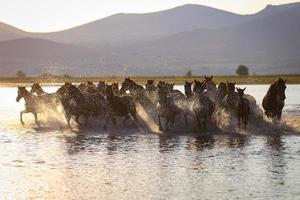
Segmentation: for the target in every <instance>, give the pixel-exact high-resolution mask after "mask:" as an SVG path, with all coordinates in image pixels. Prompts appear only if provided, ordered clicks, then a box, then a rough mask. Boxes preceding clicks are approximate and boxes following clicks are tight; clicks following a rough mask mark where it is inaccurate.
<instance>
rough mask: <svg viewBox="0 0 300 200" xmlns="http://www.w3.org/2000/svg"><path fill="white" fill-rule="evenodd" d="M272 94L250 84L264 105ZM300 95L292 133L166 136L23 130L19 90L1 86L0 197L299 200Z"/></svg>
mask: <svg viewBox="0 0 300 200" xmlns="http://www.w3.org/2000/svg"><path fill="white" fill-rule="evenodd" d="M55 89H56V88H47V91H54V90H55ZM179 89H182V88H181V87H179ZM266 90H267V86H247V91H248V92H249V93H250V94H252V95H254V96H255V97H256V99H257V101H258V103H261V100H262V97H263V95H264V94H265V92H266ZM299 91H300V86H299V85H289V86H288V89H287V91H286V96H287V102H286V108H285V110H284V121H285V123H286V124H287V125H289V126H293V128H294V129H295V132H293V134H272V133H266V132H263V131H262V132H261V133H259V132H256V133H253V134H230V135H228V134H219V135H211V134H206V135H201V134H200V135H187V134H176V135H172V134H168V135H164V134H156V133H147V132H139V131H132V132H131V131H127V132H125V133H124V131H123V132H122V133H120V132H121V131H120V132H118V131H114V132H104V131H102V130H101V128H97V129H91V130H89V129H87V130H84V131H81V132H79V133H78V132H74V131H70V130H68V129H60V128H58V127H57V126H55V125H56V123H50V124H44V125H45V126H47V128H41V129H39V128H36V127H35V125H34V124H33V117H31V116H30V115H28V116H26V117H25V118H24V120H25V122H26V123H27V125H25V126H24V127H23V126H21V125H20V123H19V111H20V110H22V108H23V102H22V103H16V101H15V98H16V88H0V97H1V105H0V146H1V151H0V199H236V198H240V199H244V198H259V199H271V198H276V199H299V198H300V190H299V188H300V174H299V169H300V145H299V144H300V136H298V131H299V130H300V128H299V116H300V106H299V104H298V102H297V101H298V100H299V97H300V96H299V95H300V93H299Z"/></svg>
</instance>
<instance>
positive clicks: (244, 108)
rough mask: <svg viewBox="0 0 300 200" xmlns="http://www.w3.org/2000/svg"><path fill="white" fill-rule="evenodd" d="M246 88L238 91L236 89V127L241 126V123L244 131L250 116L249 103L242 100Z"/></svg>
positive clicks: (244, 99) (246, 100)
mask: <svg viewBox="0 0 300 200" xmlns="http://www.w3.org/2000/svg"><path fill="white" fill-rule="evenodd" d="M245 90H246V88H244V89H240V88H237V93H238V97H239V100H238V105H237V118H238V126H239V127H240V126H241V121H242V123H243V124H244V128H245V129H246V127H247V123H248V118H249V114H250V103H249V100H248V99H246V98H244V92H245Z"/></svg>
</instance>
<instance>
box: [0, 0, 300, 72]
mask: <svg viewBox="0 0 300 200" xmlns="http://www.w3.org/2000/svg"><path fill="white" fill-rule="evenodd" d="M298 19H300V3H293V4H285V5H279V6H271V5H269V6H267V7H266V8H265V9H263V10H262V11H260V12H258V13H256V14H252V15H239V14H235V13H230V12H226V11H223V10H218V9H215V8H210V7H206V6H201V5H191V4H188V5H183V6H180V7H176V8H172V9H169V10H164V11H159V12H154V13H146V14H125V13H120V14H116V15H112V16H109V17H106V18H103V19H100V20H97V21H94V22H90V23H88V24H84V25H81V26H78V27H74V28H71V29H67V30H63V31H59V32H52V33H31V32H25V31H22V30H20V29H18V28H15V27H12V26H10V25H7V24H4V23H0V73H1V75H2V76H11V75H14V74H15V73H16V71H17V70H22V71H24V72H25V73H27V74H30V75H37V74H41V73H46V72H51V73H56V74H70V75H84V76H90V75H184V74H185V73H186V71H187V70H189V69H191V70H192V71H193V73H194V74H234V71H235V68H236V67H237V65H239V64H245V65H247V66H249V68H250V71H251V72H253V73H256V74H274V73H299V72H300V56H299V55H300V34H299V33H300V21H299V20H298Z"/></svg>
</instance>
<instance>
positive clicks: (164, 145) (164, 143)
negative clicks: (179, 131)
mask: <svg viewBox="0 0 300 200" xmlns="http://www.w3.org/2000/svg"><path fill="white" fill-rule="evenodd" d="M158 143H159V145H158V147H159V151H160V152H162V153H163V152H169V151H172V150H175V149H176V148H178V147H179V145H180V136H172V135H163V134H160V135H159V136H158Z"/></svg>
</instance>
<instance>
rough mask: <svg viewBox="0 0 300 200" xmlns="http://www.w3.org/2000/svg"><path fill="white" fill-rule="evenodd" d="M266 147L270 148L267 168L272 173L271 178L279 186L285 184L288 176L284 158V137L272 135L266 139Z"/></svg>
mask: <svg viewBox="0 0 300 200" xmlns="http://www.w3.org/2000/svg"><path fill="white" fill-rule="evenodd" d="M266 147H267V148H268V149H267V150H268V153H269V156H268V160H270V161H269V162H268V165H267V168H268V171H269V172H270V173H271V177H272V179H273V180H274V181H276V182H277V183H278V184H284V182H285V181H284V180H285V176H286V168H287V163H286V161H285V158H284V154H285V153H284V150H285V148H284V142H283V141H282V136H280V135H272V136H267V138H266Z"/></svg>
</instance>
